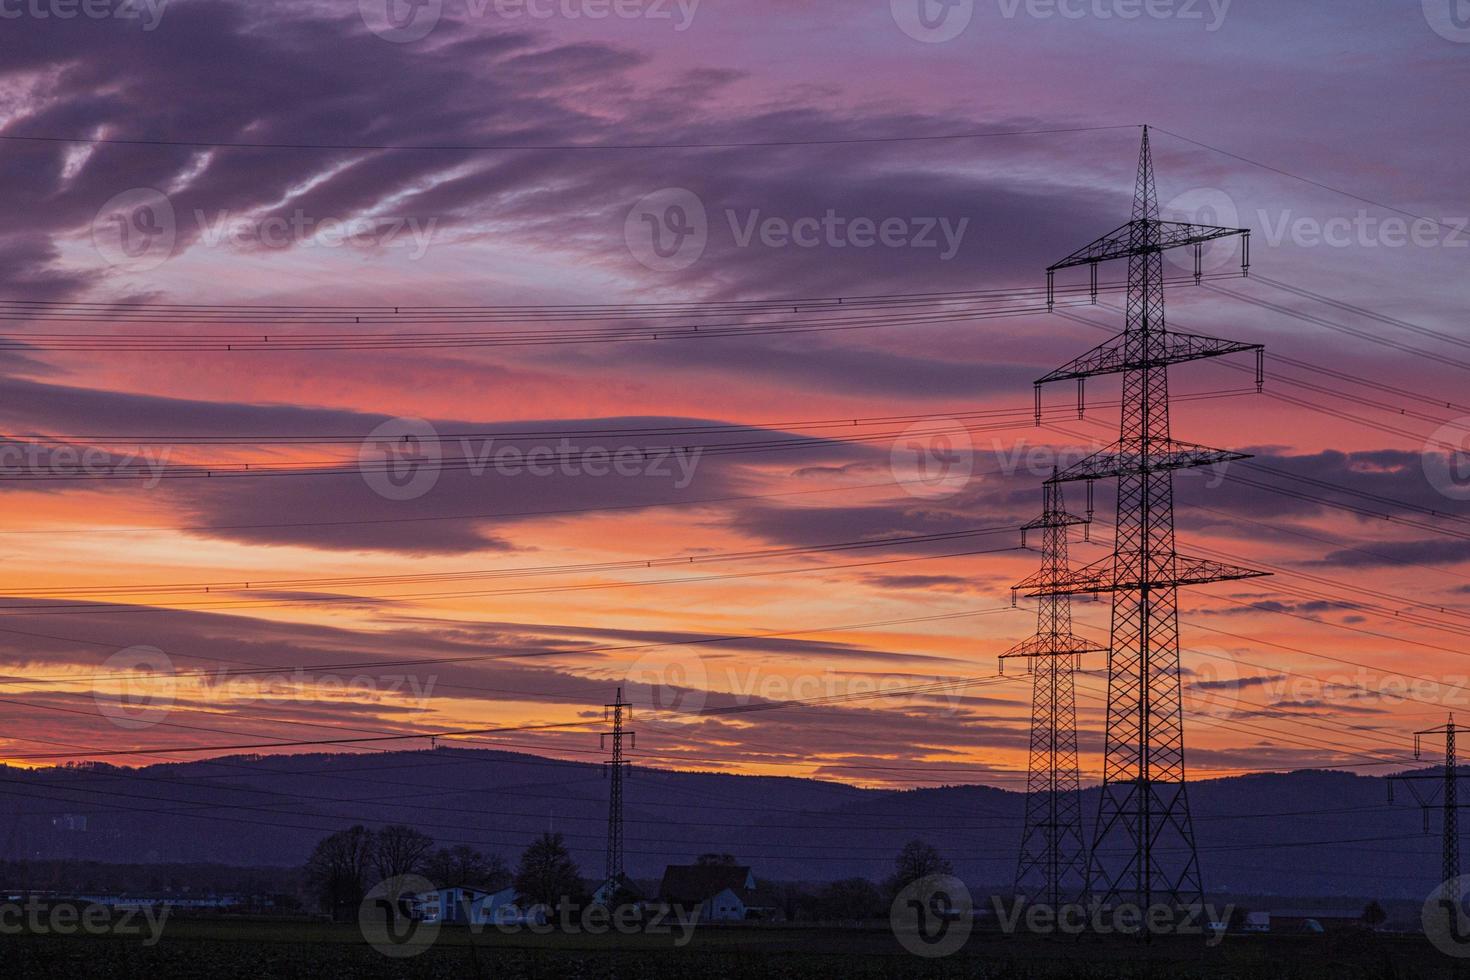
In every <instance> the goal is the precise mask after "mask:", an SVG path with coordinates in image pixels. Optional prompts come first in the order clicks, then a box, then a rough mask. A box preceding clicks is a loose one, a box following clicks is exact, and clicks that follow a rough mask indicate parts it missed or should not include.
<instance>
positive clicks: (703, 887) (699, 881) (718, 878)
mask: <svg viewBox="0 0 1470 980" xmlns="http://www.w3.org/2000/svg"><path fill="white" fill-rule="evenodd" d="M748 881H750V868H749V867H748V866H745V865H739V864H671V865H669V866H668V867H667V868H665V869H664V878H663V881H662V882H660V884H659V886H658V893H659V897H660V898H663V899H665V900H667V901H670V902H688V903H695V902H703V901H704V900H705V899H708V898H713V897H714V896H716V895H718V894H719V893H720V892H722V891H724V890H725V889H727V888H728V889H729V890H730V891H732V892H734V893H735V895H736V897H738V898H739V899H740V900H741V901H745V900H746V898H747V897H748V896H749V893H748V889H747V888H746V887H745V886H746V883H747V882H748Z"/></svg>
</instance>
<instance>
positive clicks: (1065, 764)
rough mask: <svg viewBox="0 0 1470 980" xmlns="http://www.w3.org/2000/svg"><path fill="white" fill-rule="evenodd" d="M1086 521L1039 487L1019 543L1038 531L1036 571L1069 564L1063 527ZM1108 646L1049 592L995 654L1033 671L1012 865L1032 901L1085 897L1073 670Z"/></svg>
mask: <svg viewBox="0 0 1470 980" xmlns="http://www.w3.org/2000/svg"><path fill="white" fill-rule="evenodd" d="M1053 475H1055V474H1053ZM1085 523H1087V521H1086V519H1084V518H1081V517H1075V516H1073V515H1072V514H1069V513H1067V510H1066V507H1065V505H1064V503H1063V500H1062V485H1061V484H1060V483H1047V484H1045V485H1044V486H1043V488H1042V511H1041V516H1040V517H1039V518H1037V519H1036V520H1034V521H1032V522H1031V523H1029V524H1027V525H1025V526H1024V527H1023V528H1022V529H1021V536H1022V541H1023V542H1024V541H1025V537H1026V533H1027V532H1028V531H1038V530H1039V531H1041V532H1042V546H1041V572H1040V574H1041V576H1042V577H1043V578H1045V579H1046V580H1047V581H1052V580H1055V579H1057V578H1060V577H1062V576H1063V575H1065V574H1066V573H1067V572H1069V571H1070V570H1071V566H1070V565H1069V564H1068V560H1067V534H1068V530H1067V529H1068V528H1070V527H1072V526H1073V525H1075V524H1085ZM1023 584H1024V583H1023ZM1017 588H1018V589H1019V588H1020V586H1019V585H1018V586H1017ZM1013 599H1014V594H1013ZM1105 649H1106V647H1103V646H1100V645H1098V644H1096V643H1093V642H1091V641H1090V640H1086V639H1084V638H1082V637H1080V636H1077V635H1076V634H1074V633H1073V632H1072V598H1071V596H1067V595H1047V596H1042V597H1041V598H1040V599H1038V600H1037V605H1036V633H1035V634H1034V635H1033V636H1031V637H1030V638H1029V639H1026V640H1023V641H1022V642H1020V643H1018V644H1016V645H1015V646H1013V647H1011V648H1010V649H1009V650H1007V651H1006V652H1005V653H1003V654H1001V656H1000V660H1001V665H1002V668H1003V667H1004V665H1005V662H1006V661H1007V660H1014V659H1019V658H1022V657H1024V658H1025V659H1026V663H1027V666H1028V668H1029V670H1030V671H1031V674H1032V684H1031V757H1030V765H1029V767H1028V769H1027V777H1026V824H1025V828H1024V829H1023V830H1022V832H1021V856H1020V860H1019V861H1018V862H1017V864H1016V895H1017V896H1018V897H1020V898H1024V899H1025V900H1026V901H1027V902H1028V903H1029V904H1032V905H1038V904H1039V905H1045V906H1047V907H1049V908H1051V909H1054V910H1055V909H1059V908H1061V907H1062V906H1063V905H1064V904H1066V903H1071V902H1080V901H1082V899H1083V898H1084V897H1085V893H1086V890H1087V842H1086V841H1085V840H1084V839H1083V835H1082V776H1081V769H1080V767H1079V765H1078V761H1077V691H1076V686H1075V684H1074V683H1073V676H1072V675H1073V672H1074V671H1075V670H1076V669H1077V667H1078V666H1079V662H1080V660H1081V658H1082V655H1083V654H1085V653H1096V652H1100V651H1102V650H1105Z"/></svg>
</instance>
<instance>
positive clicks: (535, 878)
mask: <svg viewBox="0 0 1470 980" xmlns="http://www.w3.org/2000/svg"><path fill="white" fill-rule="evenodd" d="M303 873H304V876H305V879H306V883H307V887H308V888H309V889H310V890H311V892H312V893H313V895H314V896H315V897H316V899H317V901H318V902H319V903H320V907H321V909H322V911H324V912H330V913H331V914H332V915H333V917H335V918H351V917H353V916H355V915H357V909H358V906H359V905H360V904H361V902H362V900H363V897H364V896H365V895H366V894H367V893H368V891H369V890H370V889H371V888H372V887H373V886H374V885H376V884H377V883H378V882H380V881H386V880H389V879H392V878H399V877H402V876H404V875H417V876H419V877H422V878H425V879H427V880H428V881H429V883H430V884H431V885H433V886H434V887H436V888H454V887H468V888H478V889H480V890H482V891H487V892H494V891H500V890H501V889H503V888H506V887H509V886H511V885H514V886H515V889H516V894H517V896H518V897H519V898H520V899H521V900H522V901H524V902H526V903H527V904H545V905H555V904H556V902H557V901H558V900H560V899H561V898H563V897H567V898H572V899H577V900H583V899H585V898H586V894H585V892H586V888H585V885H584V883H583V881H582V874H581V872H580V871H579V870H578V868H577V865H576V863H575V862H574V861H573V860H572V857H571V853H570V852H569V851H568V850H567V846H566V841H565V839H564V838H563V837H562V835H561V834H550V833H548V834H543V835H541V836H540V837H539V838H537V839H536V840H535V841H533V842H532V843H531V845H530V846H529V847H527V848H526V850H525V851H524V852H523V853H522V854H521V857H520V861H519V863H518V864H517V866H516V869H515V871H514V872H512V871H511V870H510V868H509V867H507V865H506V863H505V860H504V859H503V858H502V857H501V856H500V855H498V854H486V853H484V852H483V851H478V850H476V849H474V848H473V847H468V846H466V845H464V844H458V845H455V846H452V847H436V846H435V841H434V839H433V838H432V837H430V836H429V835H427V834H425V833H423V832H421V831H419V830H416V829H414V828H413V827H409V826H407V825H404V824H392V825H389V826H386V827H382V828H379V829H377V830H372V829H369V828H367V827H364V826H362V825H358V826H354V827H349V828H347V829H346V830H341V831H338V832H337V833H335V834H331V835H330V836H327V837H324V838H322V839H321V840H320V841H318V842H317V845H316V847H315V848H314V849H313V850H312V852H311V857H310V858H308V859H307V862H306V867H305V869H304V871H303Z"/></svg>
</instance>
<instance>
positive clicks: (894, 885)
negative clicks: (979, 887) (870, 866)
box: [885, 838, 954, 895]
mask: <svg viewBox="0 0 1470 980" xmlns="http://www.w3.org/2000/svg"><path fill="white" fill-rule="evenodd" d="M948 874H954V867H953V866H952V865H950V863H949V861H947V860H946V859H945V857H944V855H942V854H940V853H939V851H938V849H937V848H935V847H934V845H933V844H930V843H928V842H927V841H922V840H919V839H917V838H915V839H914V840H911V841H909V842H908V843H907V844H905V845H904V846H903V850H901V851H899V852H898V857H897V858H895V859H894V862H893V874H891V875H889V876H888V880H887V882H885V884H886V886H887V889H888V893H889V894H890V895H896V894H898V893H899V892H900V891H902V890H903V889H904V888H906V887H908V886H909V885H911V884H913V883H914V882H916V881H918V880H919V879H920V878H927V877H929V876H930V875H948Z"/></svg>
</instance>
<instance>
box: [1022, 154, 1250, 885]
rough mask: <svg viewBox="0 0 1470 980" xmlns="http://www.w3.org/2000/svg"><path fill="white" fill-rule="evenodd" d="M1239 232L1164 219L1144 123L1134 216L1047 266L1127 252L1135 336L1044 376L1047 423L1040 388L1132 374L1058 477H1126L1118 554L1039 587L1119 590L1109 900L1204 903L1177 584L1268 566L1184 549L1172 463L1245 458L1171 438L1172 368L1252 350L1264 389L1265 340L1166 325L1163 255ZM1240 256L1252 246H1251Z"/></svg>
mask: <svg viewBox="0 0 1470 980" xmlns="http://www.w3.org/2000/svg"><path fill="white" fill-rule="evenodd" d="M1231 235H1242V236H1248V235H1249V232H1248V231H1246V230H1245V229H1240V228H1221V227H1216V226H1213V225H1197V224H1187V223H1184V222H1175V221H1162V220H1160V218H1159V204H1158V192H1157V190H1156V188H1155V185H1154V171H1153V158H1152V155H1151V153H1150V150H1149V139H1148V129H1147V127H1145V128H1144V131H1143V146H1142V149H1141V150H1140V153H1139V163H1138V176H1137V182H1136V185H1135V189H1134V197H1133V218H1132V220H1130V221H1129V222H1128V223H1127V224H1125V225H1123V226H1122V227H1120V228H1118V229H1117V230H1115V231H1113V232H1111V233H1109V234H1107V235H1104V236H1103V237H1101V238H1099V239H1097V240H1096V241H1094V242H1092V243H1091V244H1090V245H1087V246H1086V247H1084V248H1082V249H1079V250H1078V251H1076V252H1074V253H1073V254H1071V255H1069V256H1068V257H1067V258H1065V259H1063V260H1062V261H1060V262H1057V263H1056V264H1054V265H1053V266H1051V267H1050V268H1049V269H1047V282H1048V286H1050V284H1051V283H1052V281H1053V277H1054V276H1055V274H1056V272H1057V271H1058V270H1061V269H1066V268H1071V267H1073V266H1081V265H1090V266H1094V267H1095V266H1096V265H1097V264H1098V263H1100V262H1106V261H1110V260H1113V259H1122V258H1126V259H1127V260H1128V302H1127V309H1126V317H1125V325H1124V330H1123V332H1122V333H1121V334H1119V335H1117V336H1116V337H1113V338H1112V339H1111V340H1108V341H1105V342H1104V343H1102V344H1100V345H1099V346H1098V347H1096V348H1094V349H1093V350H1091V351H1089V352H1088V353H1086V354H1084V355H1082V356H1081V357H1079V358H1077V359H1076V360H1074V361H1072V362H1071V363H1069V364H1067V365H1065V366H1063V367H1061V368H1059V369H1057V370H1056V371H1053V372H1052V373H1050V374H1048V375H1046V376H1045V377H1043V378H1040V379H1039V380H1038V381H1037V382H1036V385H1037V401H1036V403H1037V409H1038V423H1039V421H1040V414H1039V412H1040V405H1041V395H1040V388H1041V385H1043V384H1046V383H1048V382H1052V381H1061V380H1068V379H1075V380H1076V381H1077V383H1078V388H1079V393H1078V397H1079V406H1080V404H1081V401H1080V399H1081V385H1082V383H1083V381H1084V379H1086V378H1089V377H1093V376H1096V375H1105V374H1121V375H1122V424H1121V428H1120V433H1119V438H1118V441H1117V442H1116V443H1114V444H1113V445H1112V446H1110V447H1108V448H1107V449H1105V450H1103V451H1101V452H1099V453H1095V454H1093V455H1092V456H1089V457H1087V458H1086V459H1083V460H1082V461H1080V462H1078V463H1077V464H1075V465H1073V466H1070V467H1068V468H1067V469H1065V470H1063V471H1062V472H1060V473H1058V474H1056V475H1055V476H1053V477H1052V482H1053V483H1064V482H1068V481H1073V480H1086V481H1089V482H1090V481H1093V480H1098V479H1105V478H1116V479H1117V481H1118V500H1117V525H1116V541H1115V544H1114V550H1113V554H1112V556H1111V557H1109V558H1105V559H1103V560H1102V561H1099V562H1095V563H1093V564H1091V565H1088V566H1085V567H1083V568H1080V569H1077V570H1075V571H1070V572H1065V573H1062V574H1059V575H1057V576H1055V577H1054V578H1052V579H1050V580H1044V579H1042V578H1041V577H1039V576H1038V577H1037V579H1036V580H1035V581H1032V582H1030V583H1028V584H1029V585H1030V591H1029V592H1028V594H1029V595H1033V596H1048V595H1058V596H1059V595H1073V594H1080V593H1101V592H1110V593H1112V595H1113V610H1112V628H1111V638H1110V643H1109V646H1110V649H1109V653H1108V713H1107V735H1106V739H1105V745H1104V761H1103V783H1102V793H1101V799H1100V802H1099V807H1098V815H1097V821H1096V823H1095V825H1094V828H1093V840H1092V847H1091V857H1090V860H1089V866H1088V886H1089V893H1090V895H1091V896H1092V897H1093V898H1095V899H1097V900H1098V901H1100V902H1101V903H1102V904H1103V905H1116V904H1120V903H1125V902H1126V903H1133V904H1138V905H1140V906H1142V907H1144V908H1152V907H1154V906H1155V905H1159V904H1167V905H1172V906H1174V907H1189V906H1198V905H1200V904H1202V902H1203V891H1204V888H1203V884H1202V882H1201V879H1200V871H1199V854H1198V850H1197V848H1196V847H1195V839H1194V827H1193V824H1192V823H1191V820H1190V814H1189V799H1188V794H1187V791H1186V782H1185V767H1184V712H1183V698H1182V691H1181V685H1180V676H1179V673H1180V671H1179V608H1178V593H1177V590H1178V587H1179V586H1181V585H1198V584H1202V583H1205V582H1220V581H1226V580H1232V579H1244V578H1252V577H1255V576H1258V575H1263V574H1265V573H1263V572H1258V571H1254V570H1252V569H1247V568H1240V567H1237V566H1233V565H1226V564H1223V563H1221V562H1217V561H1211V560H1208V559H1204V558H1195V557H1191V556H1188V555H1181V554H1179V553H1178V552H1177V551H1176V550H1175V546H1174V478H1173V472H1174V470H1176V469H1183V468H1185V467H1191V466H1207V465H1211V464H1217V463H1223V462H1227V461H1230V460H1238V459H1245V458H1247V456H1246V455H1245V454H1242V453H1234V452H1227V451H1224V450H1219V449H1207V448H1205V447H1203V446H1196V445H1193V444H1191V443H1185V442H1181V441H1178V440H1175V439H1174V438H1173V436H1172V435H1171V433H1170V430H1169V379H1168V366H1169V365H1171V364H1179V363H1183V362H1185V361H1193V360H1199V359H1201V358H1206V357H1219V356H1222V355H1226V354H1233V353H1239V352H1245V351H1254V352H1255V353H1256V383H1257V387H1258V388H1259V386H1260V384H1261V381H1262V374H1261V352H1262V347H1261V345H1259V344H1243V343H1237V342H1234V341H1228V340H1219V339H1217V338H1214V337H1205V336H1200V335H1196V334H1183V333H1176V332H1173V331H1170V330H1168V329H1167V328H1166V325H1165V322H1164V254H1163V253H1164V252H1165V251H1167V250H1169V249H1173V248H1180V247H1185V246H1190V245H1192V246H1194V247H1195V248H1196V256H1198V254H1199V253H1198V249H1199V248H1200V246H1201V245H1202V243H1204V242H1208V241H1212V240H1214V239H1217V238H1224V237H1227V236H1231ZM1246 241H1247V242H1248V241H1249V239H1248V238H1246ZM1242 254H1243V256H1249V250H1248V249H1243V250H1242ZM1247 262H1248V258H1247V259H1245V260H1244V261H1243V262H1242V266H1243V268H1247V267H1248V266H1247V265H1246V263H1247ZM1095 273H1096V270H1095V268H1094V274H1095ZM1049 292H1050V290H1049Z"/></svg>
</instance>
